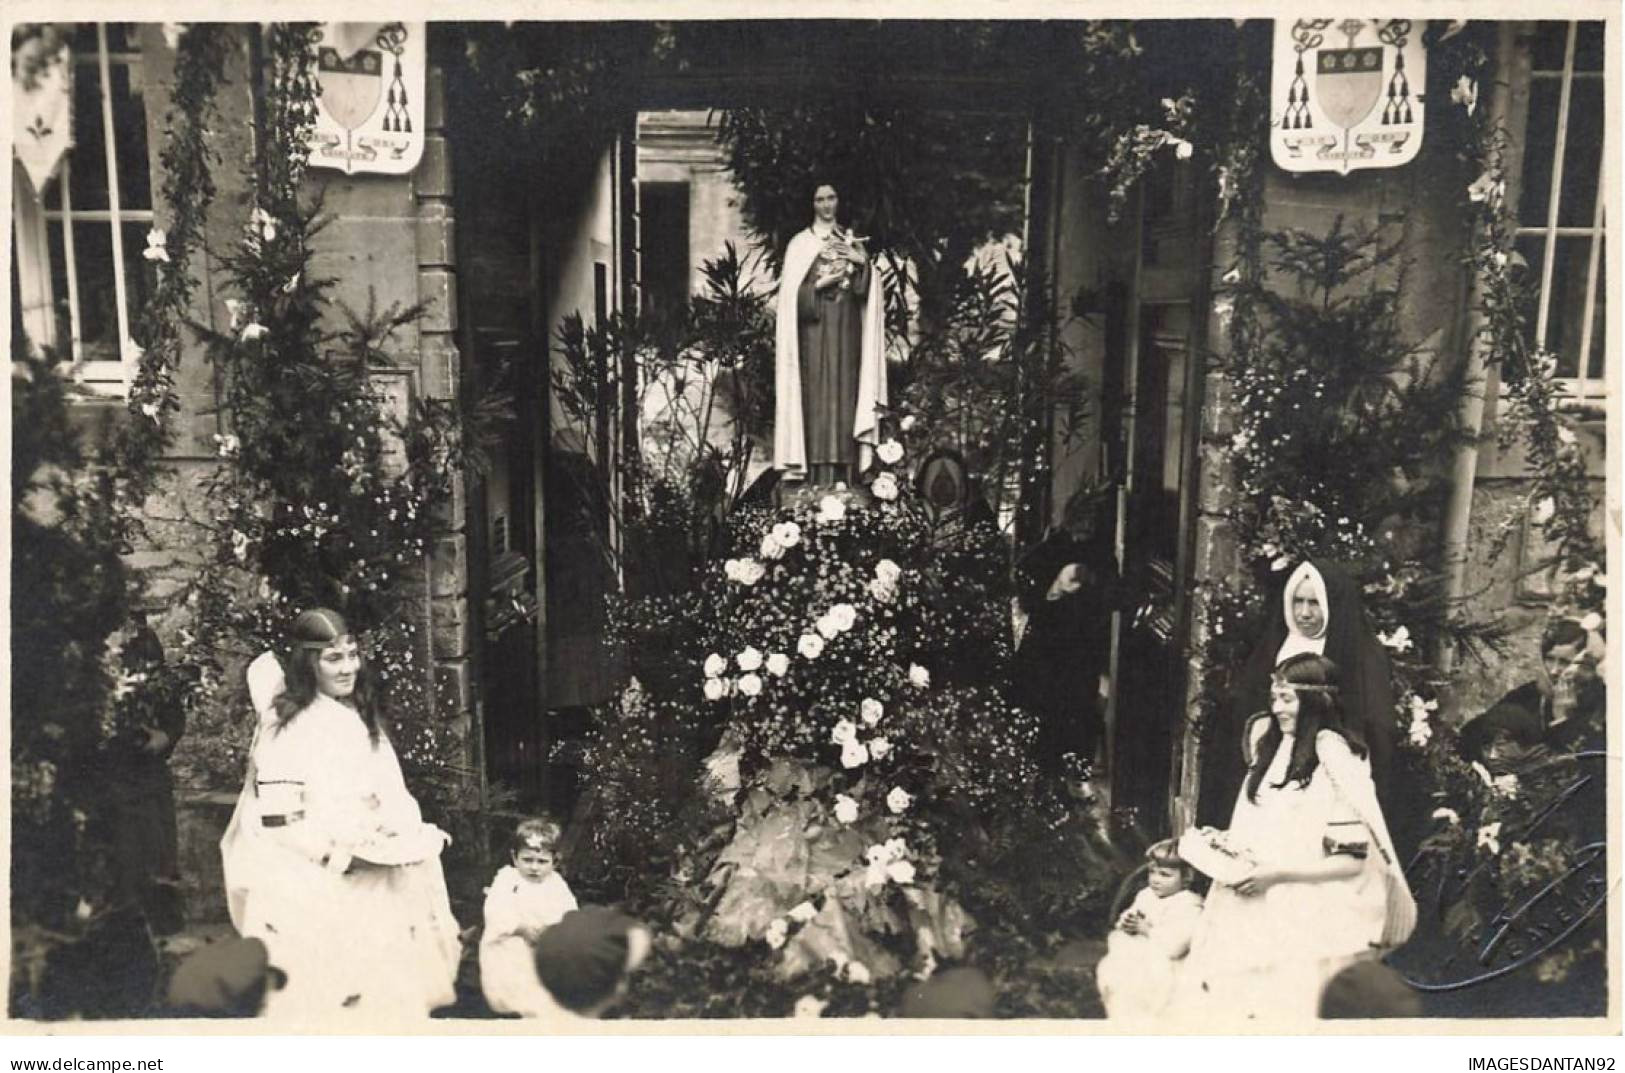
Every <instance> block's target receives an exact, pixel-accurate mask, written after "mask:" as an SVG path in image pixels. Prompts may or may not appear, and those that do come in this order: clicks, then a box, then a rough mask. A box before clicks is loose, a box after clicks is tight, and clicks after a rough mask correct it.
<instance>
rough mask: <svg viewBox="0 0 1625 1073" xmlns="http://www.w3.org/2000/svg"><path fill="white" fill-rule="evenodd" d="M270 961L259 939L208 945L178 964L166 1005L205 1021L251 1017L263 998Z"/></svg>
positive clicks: (257, 1009)
mask: <svg viewBox="0 0 1625 1073" xmlns="http://www.w3.org/2000/svg"><path fill="white" fill-rule="evenodd" d="M268 969H269V961H268V957H267V954H266V951H265V944H264V943H262V942H260V941H259V940H258V939H227V940H224V941H222V942H218V943H210V944H209V945H208V946H205V947H203V948H202V949H201V950H198V951H195V952H194V953H192V954H191V955H190V956H188V957H187V958H186V960H185V961H182V962H181V963H180V966H179V967H178V968H177V969H176V970H175V975H174V976H173V977H171V978H170V981H169V995H168V1005H169V1006H170V1008H171V1009H173V1010H175V1011H177V1012H183V1013H194V1014H198V1015H200V1016H206V1017H252V1016H253V1015H254V1014H256V1013H258V1012H259V1007H260V1002H261V1000H262V999H263V998H264V997H265V987H266V982H267V979H268V976H267V970H268Z"/></svg>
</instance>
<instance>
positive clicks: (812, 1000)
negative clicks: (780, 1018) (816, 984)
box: [790, 995, 829, 1020]
mask: <svg viewBox="0 0 1625 1073" xmlns="http://www.w3.org/2000/svg"><path fill="white" fill-rule="evenodd" d="M828 1005H829V1003H827V1002H825V1001H824V1000H823V999H821V998H819V997H818V996H817V995H802V996H801V997H800V998H798V999H796V1005H795V1009H794V1011H793V1012H792V1013H791V1015H790V1016H792V1017H795V1018H797V1019H798V1020H811V1019H813V1018H817V1017H822V1016H824V1007H825V1006H828Z"/></svg>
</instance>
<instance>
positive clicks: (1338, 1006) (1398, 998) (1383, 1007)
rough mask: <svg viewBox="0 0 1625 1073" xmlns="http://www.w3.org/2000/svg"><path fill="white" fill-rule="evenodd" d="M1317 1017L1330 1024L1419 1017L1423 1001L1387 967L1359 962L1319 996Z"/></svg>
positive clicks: (1377, 963) (1333, 981)
mask: <svg viewBox="0 0 1625 1073" xmlns="http://www.w3.org/2000/svg"><path fill="white" fill-rule="evenodd" d="M1320 1016H1321V1017H1323V1018H1327V1019H1329V1020H1344V1019H1350V1018H1363V1017H1420V1016H1422V998H1421V996H1420V995H1419V994H1417V992H1416V989H1415V988H1413V987H1412V986H1411V985H1410V984H1408V983H1406V982H1405V978H1404V977H1403V976H1401V975H1399V973H1397V972H1395V971H1394V970H1393V969H1391V968H1389V967H1388V966H1387V965H1384V964H1383V963H1382V962H1380V961H1361V962H1357V963H1355V964H1353V965H1350V966H1349V967H1348V968H1346V969H1344V970H1343V971H1342V972H1340V973H1338V974H1337V975H1336V976H1334V977H1332V978H1331V980H1330V981H1328V982H1327V984H1326V987H1325V989H1324V990H1323V991H1321V993H1320Z"/></svg>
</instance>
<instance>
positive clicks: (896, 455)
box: [875, 440, 903, 466]
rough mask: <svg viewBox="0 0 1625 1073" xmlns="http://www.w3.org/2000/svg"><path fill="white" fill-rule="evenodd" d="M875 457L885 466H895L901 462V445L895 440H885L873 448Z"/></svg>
mask: <svg viewBox="0 0 1625 1073" xmlns="http://www.w3.org/2000/svg"><path fill="white" fill-rule="evenodd" d="M875 455H876V456H877V457H878V458H879V459H880V460H881V461H882V462H884V463H886V465H888V466H895V465H897V463H899V462H901V461H902V460H903V445H902V444H900V443H898V442H897V441H896V440H887V441H886V442H885V443H883V444H881V445H880V446H879V447H877V448H875Z"/></svg>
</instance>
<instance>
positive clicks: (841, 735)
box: [829, 719, 858, 745]
mask: <svg viewBox="0 0 1625 1073" xmlns="http://www.w3.org/2000/svg"><path fill="white" fill-rule="evenodd" d="M829 740H830V741H832V742H834V743H835V744H836V745H845V744H846V743H847V742H851V741H857V740H858V725H857V724H856V723H854V722H853V721H852V720H850V719H842V720H841V721H840V722H839V723H836V724H835V726H833V727H832V728H830V732H829Z"/></svg>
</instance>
